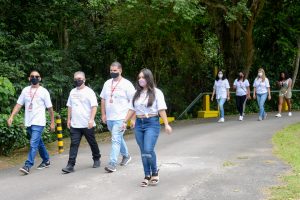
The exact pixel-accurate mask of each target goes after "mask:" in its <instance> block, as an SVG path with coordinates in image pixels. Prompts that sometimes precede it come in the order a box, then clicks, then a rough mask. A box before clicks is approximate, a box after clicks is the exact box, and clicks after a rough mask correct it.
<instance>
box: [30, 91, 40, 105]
mask: <svg viewBox="0 0 300 200" xmlns="http://www.w3.org/2000/svg"><path fill="white" fill-rule="evenodd" d="M31 89H32V88H30V95H31ZM38 89H39V87H38V88H37V89H36V90H35V91H34V93H33V96H32V97H31V100H30V104H32V101H33V98H34V96H35V94H36V92H37V91H38Z"/></svg>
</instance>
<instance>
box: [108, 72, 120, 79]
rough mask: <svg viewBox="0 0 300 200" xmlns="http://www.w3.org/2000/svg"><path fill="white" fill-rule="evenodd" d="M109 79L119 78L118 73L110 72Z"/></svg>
mask: <svg viewBox="0 0 300 200" xmlns="http://www.w3.org/2000/svg"><path fill="white" fill-rule="evenodd" d="M110 77H112V78H118V77H119V72H111V73H110Z"/></svg>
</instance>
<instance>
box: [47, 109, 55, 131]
mask: <svg viewBox="0 0 300 200" xmlns="http://www.w3.org/2000/svg"><path fill="white" fill-rule="evenodd" d="M48 112H49V115H50V120H51V123H50V130H51V131H52V132H53V131H55V122H54V111H53V107H50V108H48Z"/></svg>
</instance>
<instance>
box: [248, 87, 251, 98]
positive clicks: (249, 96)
mask: <svg viewBox="0 0 300 200" xmlns="http://www.w3.org/2000/svg"><path fill="white" fill-rule="evenodd" d="M250 93H251V92H250V86H248V87H247V99H251V95H250Z"/></svg>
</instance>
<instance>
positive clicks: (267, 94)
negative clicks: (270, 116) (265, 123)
mask: <svg viewBox="0 0 300 200" xmlns="http://www.w3.org/2000/svg"><path fill="white" fill-rule="evenodd" d="M253 87H254V89H253V99H256V97H257V103H258V106H259V117H258V121H261V120H264V119H266V117H267V113H266V112H265V108H264V105H265V102H266V100H267V98H268V99H269V100H271V90H270V83H269V79H268V78H267V77H266V74H265V71H264V70H263V69H262V68H260V69H258V73H257V77H256V79H255V80H254V83H253Z"/></svg>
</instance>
